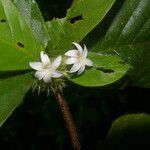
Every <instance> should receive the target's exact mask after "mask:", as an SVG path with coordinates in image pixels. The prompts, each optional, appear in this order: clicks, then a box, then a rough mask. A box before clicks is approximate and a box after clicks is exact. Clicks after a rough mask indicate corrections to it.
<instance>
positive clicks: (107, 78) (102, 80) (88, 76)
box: [71, 52, 129, 87]
mask: <svg viewBox="0 0 150 150" xmlns="http://www.w3.org/2000/svg"><path fill="white" fill-rule="evenodd" d="M89 58H90V59H91V60H92V61H93V67H92V68H89V69H86V70H85V72H84V74H82V75H81V76H79V77H76V76H75V77H74V78H72V79H71V81H73V82H74V83H77V84H80V85H82V86H87V87H96V86H104V85H108V84H111V83H113V82H115V81H117V80H119V79H120V78H121V77H123V76H124V75H125V74H126V72H127V71H128V69H129V66H128V65H127V64H125V63H124V61H122V60H121V59H120V58H119V57H118V56H113V55H102V54H97V53H92V52H91V53H89Z"/></svg>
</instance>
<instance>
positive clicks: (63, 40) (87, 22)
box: [46, 0, 115, 56]
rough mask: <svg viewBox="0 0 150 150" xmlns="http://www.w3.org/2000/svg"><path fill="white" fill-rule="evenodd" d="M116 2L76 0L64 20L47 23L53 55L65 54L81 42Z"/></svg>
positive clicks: (111, 0)
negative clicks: (74, 44)
mask: <svg viewBox="0 0 150 150" xmlns="http://www.w3.org/2000/svg"><path fill="white" fill-rule="evenodd" d="M114 2H115V0H107V1H106V0H95V1H94V2H93V1H92V0H82V1H81V0H74V1H73V4H72V6H71V8H70V9H69V10H68V12H67V16H66V17H65V18H64V19H61V20H60V19H56V20H53V21H51V22H47V23H46V25H47V28H48V30H49V35H50V37H51V38H52V41H51V42H50V43H49V45H50V46H49V48H50V53H51V55H53V56H56V55H58V54H63V53H64V52H65V51H67V50H68V49H69V48H71V44H72V42H79V41H81V40H82V39H83V38H84V37H85V36H86V35H87V34H88V33H89V32H90V31H91V30H92V29H93V28H94V27H95V26H96V25H97V24H98V23H99V22H100V21H101V20H102V19H103V18H104V16H105V15H106V14H107V12H108V11H109V9H110V8H111V6H112V5H113V3H114ZM55 29H56V32H55ZM53 43H54V45H53Z"/></svg>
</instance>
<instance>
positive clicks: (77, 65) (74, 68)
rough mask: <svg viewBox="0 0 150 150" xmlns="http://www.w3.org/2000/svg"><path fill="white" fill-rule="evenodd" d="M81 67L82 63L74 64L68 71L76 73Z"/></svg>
mask: <svg viewBox="0 0 150 150" xmlns="http://www.w3.org/2000/svg"><path fill="white" fill-rule="evenodd" d="M81 66H82V63H75V64H74V65H73V66H72V68H71V69H70V73H73V72H76V71H78V70H79V69H80V67H81Z"/></svg>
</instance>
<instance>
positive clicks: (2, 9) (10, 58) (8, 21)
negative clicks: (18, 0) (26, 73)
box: [0, 0, 43, 71]
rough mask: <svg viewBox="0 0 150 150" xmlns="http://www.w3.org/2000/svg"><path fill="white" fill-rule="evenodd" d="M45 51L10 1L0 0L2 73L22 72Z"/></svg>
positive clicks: (0, 62)
mask: <svg viewBox="0 0 150 150" xmlns="http://www.w3.org/2000/svg"><path fill="white" fill-rule="evenodd" d="M42 49H43V47H42V46H41V44H40V43H39V42H38V41H37V40H36V38H35V37H34V35H33V34H32V31H31V29H30V28H29V27H28V25H27V24H26V23H25V21H24V19H23V18H22V17H21V15H20V14H19V12H18V11H17V9H16V7H15V5H14V4H13V3H12V1H10V0H0V71H6V70H19V69H20V70H22V69H27V68H28V67H29V65H28V63H29V61H32V60H34V59H37V58H38V57H39V52H40V51H41V50H42Z"/></svg>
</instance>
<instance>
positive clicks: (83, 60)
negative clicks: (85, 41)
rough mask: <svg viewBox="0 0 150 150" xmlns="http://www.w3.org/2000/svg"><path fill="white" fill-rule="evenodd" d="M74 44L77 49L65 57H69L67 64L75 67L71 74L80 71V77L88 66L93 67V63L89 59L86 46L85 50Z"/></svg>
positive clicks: (67, 53) (70, 51)
mask: <svg viewBox="0 0 150 150" xmlns="http://www.w3.org/2000/svg"><path fill="white" fill-rule="evenodd" d="M73 44H74V45H75V47H76V48H77V49H72V50H69V51H68V52H66V53H65V55H66V56H68V57H69V58H68V59H67V60H66V61H65V63H66V64H68V65H73V66H72V68H71V69H70V73H74V72H77V71H78V75H80V74H82V73H83V72H84V70H85V67H86V66H89V67H92V66H93V62H92V61H91V60H89V59H88V58H87V56H88V50H87V47H86V45H84V49H83V48H82V47H81V46H80V45H79V44H78V43H73Z"/></svg>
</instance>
